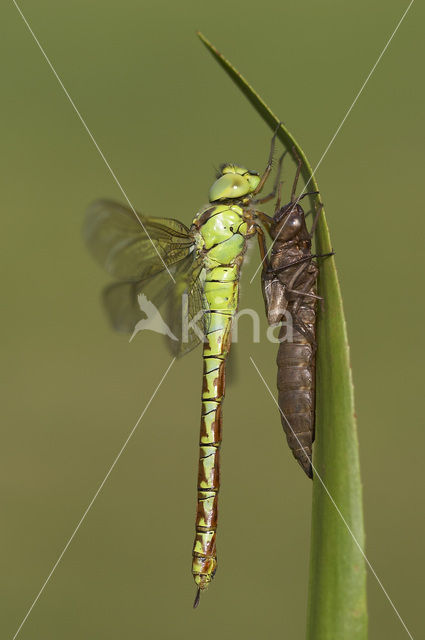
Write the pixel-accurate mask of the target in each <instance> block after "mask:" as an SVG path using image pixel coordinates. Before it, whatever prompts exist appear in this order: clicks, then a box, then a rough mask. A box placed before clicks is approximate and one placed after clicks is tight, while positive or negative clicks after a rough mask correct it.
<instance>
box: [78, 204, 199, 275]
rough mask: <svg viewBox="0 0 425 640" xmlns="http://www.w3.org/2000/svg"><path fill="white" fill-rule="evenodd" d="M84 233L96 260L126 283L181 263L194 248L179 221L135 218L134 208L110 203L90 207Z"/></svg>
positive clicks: (186, 231)
mask: <svg viewBox="0 0 425 640" xmlns="http://www.w3.org/2000/svg"><path fill="white" fill-rule="evenodd" d="M83 233H84V237H85V240H86V243H87V246H88V248H89V250H90V251H91V253H92V255H93V256H94V257H95V259H96V260H97V261H98V262H99V263H100V264H101V265H102V266H103V267H104V268H105V269H106V271H107V272H108V273H109V274H110V275H112V276H114V277H115V278H118V279H119V280H126V281H134V282H136V281H140V280H145V279H146V278H149V277H151V276H153V275H155V274H156V273H159V272H160V271H162V270H164V269H166V267H167V268H169V267H170V265H173V264H175V263H176V262H179V261H180V260H182V259H183V258H184V257H186V256H187V255H188V254H189V252H190V251H191V250H192V248H193V238H192V237H191V235H190V233H189V230H188V228H187V227H186V226H185V225H184V224H182V223H181V222H179V221H178V220H174V219H169V218H149V217H146V216H140V215H139V216H138V217H136V215H135V214H134V212H133V211H132V210H131V209H129V208H127V207H124V206H123V205H120V204H118V203H117V202H113V201H111V200H97V201H96V202H94V203H93V204H92V205H90V207H89V208H88V210H87V213H86V219H85V223H84V230H83ZM168 277H169V278H170V276H169V275H168ZM170 279H171V278H170Z"/></svg>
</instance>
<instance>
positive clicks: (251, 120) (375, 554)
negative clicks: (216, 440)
mask: <svg viewBox="0 0 425 640" xmlns="http://www.w3.org/2000/svg"><path fill="white" fill-rule="evenodd" d="M406 6H407V2H404V1H403V2H401V1H395V0H390V1H388V2H386V3H385V4H384V3H370V2H366V1H365V0H360V1H359V2H356V3H353V2H347V1H346V0H344V1H340V2H338V3H336V2H330V1H329V0H326V1H325V0H321V1H320V2H317V1H313V0H306V1H305V2H303V3H299V2H295V1H294V0H287V1H285V2H279V3H277V2H276V3H275V2H271V1H270V0H264V1H263V2H261V3H259V4H256V3H254V2H251V1H250V0H246V1H245V2H236V3H235V2H223V1H222V0H215V2H213V3H208V4H201V3H199V2H194V1H191V2H185V1H183V2H179V3H174V2H155V3H154V2H148V1H146V2H134V1H133V2H132V1H131V0H123V1H121V2H120V3H118V2H111V0H103V1H102V2H100V1H99V0H96V1H92V2H83V1H82V0H78V1H71V2H67V3H58V2H53V1H52V0H45V1H42V0H40V1H38V2H29V1H28V0H25V2H22V10H23V12H24V14H25V15H26V17H27V19H28V21H29V22H30V24H31V26H32V28H33V29H34V32H35V33H36V35H37V36H38V38H39V39H40V42H41V43H42V45H43V46H44V47H45V49H46V52H47V54H48V56H49V57H50V58H51V60H52V62H53V64H54V66H55V68H56V70H57V72H58V73H59V75H60V76H61V78H62V80H63V82H64V84H65V86H66V88H67V89H68V91H69V93H70V95H71V96H72V98H73V99H74V101H75V103H76V105H77V106H78V108H79V109H80V110H81V113H82V114H83V117H84V118H85V119H86V121H87V124H88V126H89V128H90V129H91V130H92V132H93V134H94V136H95V138H96V140H97V142H98V144H99V145H100V147H101V148H102V150H103V152H104V153H105V155H106V157H107V158H108V160H109V161H110V163H111V166H112V167H113V169H114V171H115V172H116V174H117V176H118V178H119V180H120V181H121V183H122V185H123V187H124V189H125V191H126V192H127V194H128V196H129V198H130V200H131V201H132V203H133V204H134V205H135V206H136V208H138V209H139V210H141V211H142V212H148V213H150V214H151V215H169V216H172V217H177V218H180V219H181V220H182V221H184V222H185V223H189V222H190V221H191V220H192V217H193V215H194V213H195V212H196V210H197V208H198V207H199V206H200V205H202V204H203V203H204V202H205V200H206V194H207V190H208V188H209V186H210V183H211V181H212V179H213V176H214V167H215V166H217V165H218V164H219V163H220V162H221V161H224V160H236V161H239V162H241V163H244V164H246V165H247V166H249V167H252V168H258V169H262V168H263V166H264V163H265V159H266V154H267V150H268V145H269V140H270V131H269V130H268V129H267V127H266V126H265V125H264V123H263V122H262V121H261V120H260V118H259V117H258V116H257V115H256V113H255V112H254V110H253V109H252V108H251V107H250V105H249V104H248V103H247V101H246V100H245V99H244V97H243V96H242V95H241V94H240V93H239V91H238V90H237V89H236V88H235V87H234V86H233V85H232V84H231V82H230V81H229V79H228V78H227V76H225V74H224V73H223V71H222V70H221V69H220V68H219V67H218V66H217V64H216V63H215V62H214V61H213V60H212V58H211V57H210V55H209V54H208V53H207V52H206V50H205V49H204V47H203V46H202V45H201V43H200V42H199V41H198V39H197V38H196V36H195V30H196V29H200V30H202V31H203V32H204V33H205V35H206V36H207V37H208V38H209V39H211V40H212V42H213V43H214V44H215V45H216V46H217V47H218V48H219V50H221V51H222V52H223V53H224V54H225V55H226V56H227V57H228V58H229V59H230V60H231V61H232V62H233V63H234V64H235V65H236V66H237V67H238V68H239V69H240V71H241V72H242V73H244V74H245V75H246V77H247V78H248V80H249V81H250V82H251V83H252V84H253V85H254V87H255V88H256V89H257V90H258V91H259V92H260V94H261V95H262V96H263V97H264V99H265V100H266V101H267V102H268V104H269V105H270V107H271V108H272V109H273V110H274V111H275V113H277V114H278V116H279V117H280V118H281V119H282V120H284V121H285V123H286V124H287V126H288V127H289V129H290V130H291V131H292V132H293V134H294V135H295V136H296V138H297V139H298V140H299V142H300V143H301V145H302V146H303V148H304V150H305V151H306V153H307V155H308V157H309V158H310V161H311V163H312V165H313V166H314V165H315V163H316V162H317V161H318V160H319V158H320V156H321V155H322V153H323V151H324V149H325V147H326V146H327V144H328V142H329V141H330V138H331V137H332V135H333V134H334V132H335V130H336V127H337V126H338V124H339V122H340V121H341V119H342V117H343V116H344V114H345V112H346V110H347V109H348V107H349V106H350V104H351V102H352V100H353V99H354V96H355V94H356V93H357V91H358V90H359V88H360V86H361V84H362V82H363V81H364V79H365V78H366V75H367V74H368V72H369V70H370V68H371V66H372V65H373V63H374V62H375V61H376V59H377V57H378V55H379V53H380V51H381V49H382V47H383V46H384V44H385V42H386V41H387V39H388V37H389V36H390V34H391V32H392V31H393V29H394V27H395V25H396V23H397V21H398V20H399V18H400V16H401V14H402V13H403V11H404V9H405V8H406ZM1 13H2V20H1V23H2V35H1V48H2V56H1V59H2V65H3V73H2V83H3V97H2V118H1V140H2V153H1V157H0V163H1V170H0V175H1V179H2V217H1V219H2V234H1V235H2V252H1V255H2V262H4V267H5V269H4V270H3V279H2V299H3V303H4V304H3V312H2V314H1V322H2V329H1V335H2V339H3V343H4V346H3V349H2V351H3V355H4V363H5V368H4V379H5V385H4V395H3V399H2V409H3V433H2V446H1V464H0V469H1V488H2V493H3V497H2V522H3V524H2V544H1V549H2V550H1V556H2V571H1V578H0V580H1V590H2V595H1V599H0V602H1V605H0V606H1V608H2V609H3V613H2V615H1V623H0V624H1V637H2V638H12V637H13V635H14V633H15V632H16V630H17V628H18V625H19V624H20V622H21V620H22V618H23V617H24V615H25V614H26V612H27V610H28V608H29V606H30V604H31V602H32V601H33V599H34V597H35V596H36V594H37V593H38V591H39V589H40V588H41V586H42V584H43V582H44V580H45V578H46V577H47V575H48V574H49V572H50V570H51V568H52V566H53V564H54V563H55V561H56V559H57V558H58V556H59V554H60V552H61V551H62V549H63V547H64V545H65V543H66V541H67V540H68V538H69V536H70V535H71V533H72V531H73V530H74V528H75V526H76V524H77V523H78V521H79V520H80V518H81V516H82V514H83V512H84V510H85V509H86V507H87V505H88V504H89V502H90V500H91V498H92V496H93V495H94V493H95V491H96V489H97V488H98V486H99V484H100V482H101V481H102V479H103V478H104V476H105V474H106V472H107V470H108V469H109V467H110V465H111V463H112V461H113V459H114V458H115V456H116V455H117V453H118V451H119V449H120V448H121V446H122V444H123V442H124V441H125V439H126V437H127V436H128V434H129V432H130V430H131V429H132V427H133V425H134V424H135V422H136V420H137V418H138V416H139V415H140V413H141V411H142V410H143V408H144V407H145V405H146V403H147V401H148V400H149V398H150V397H151V394H152V392H153V390H154V389H155V387H156V386H157V384H158V382H159V380H160V379H161V376H162V375H163V372H164V371H165V369H166V367H167V366H168V363H169V361H170V357H169V355H168V353H167V351H166V349H165V347H164V344H163V341H162V338H161V337H160V336H158V335H155V334H153V333H147V332H144V333H142V334H139V335H138V336H137V339H136V340H134V342H132V343H131V345H129V343H128V340H127V339H126V338H125V337H123V336H119V335H116V334H114V333H113V332H112V331H111V330H110V329H109V326H108V324H107V321H106V319H105V317H104V316H103V313H102V309H101V306H100V304H99V294H100V290H101V288H102V286H103V285H104V284H105V283H106V282H108V277H107V276H106V275H105V274H104V273H103V272H102V271H101V270H100V269H99V268H98V266H97V265H96V264H95V263H94V262H93V261H92V259H91V257H90V256H89V255H88V253H87V251H86V249H85V247H84V245H83V242H82V238H81V226H82V220H83V214H84V210H85V208H86V206H87V204H88V203H89V202H90V201H92V200H93V199H95V198H97V197H111V198H115V199H118V200H121V201H122V200H123V197H122V195H121V194H120V192H119V190H118V188H117V186H116V184H115V183H114V181H113V179H112V177H111V175H110V174H109V172H108V170H107V168H106V166H105V164H104V163H103V161H102V159H101V158H100V156H99V154H98V152H97V151H96V149H95V148H94V146H93V144H92V142H91V141H90V139H89V137H88V135H87V133H86V131H85V130H84V129H83V127H82V125H81V122H79V120H78V119H77V117H76V115H75V113H74V111H73V110H72V108H71V105H70V104H69V102H68V101H67V99H66V97H65V95H64V93H63V92H62V90H61V89H60V87H59V85H58V83H57V81H56V79H55V78H54V76H53V74H52V72H51V70H50V69H49V68H48V65H47V63H46V61H45V60H44V59H43V57H42V55H41V53H40V51H39V50H38V49H37V47H36V45H35V43H34V41H33V40H32V38H31V36H30V34H29V32H28V30H27V29H26V27H25V25H24V23H23V21H22V19H21V17H20V16H19V14H18V12H17V10H16V8H15V7H14V5H13V4H12V2H8V3H5V4H4V5H3V6H2V12H1ZM420 13H422V19H423V9H421V8H420V6H419V3H416V5H413V7H412V9H411V12H410V14H409V15H408V16H407V18H406V20H405V22H404V23H403V24H402V26H401V28H400V31H399V32H398V34H397V35H396V36H395V38H394V40H393V42H392V43H391V45H390V47H389V49H388V51H387V53H386V54H385V56H384V58H383V59H382V61H381V63H380V64H379V66H378V68H377V70H376V72H375V74H374V75H373V76H372V78H371V80H370V83H369V84H368V86H367V87H366V89H365V91H364V93H363V94H362V96H361V98H360V99H359V102H358V103H357V105H356V106H355V108H354V109H353V111H352V113H351V115H350V116H349V118H348V120H347V122H346V124H345V125H344V127H343V129H342V130H341V132H340V134H339V135H338V137H337V139H336V141H335V143H334V144H333V145H332V147H331V149H330V151H329V153H328V154H327V156H326V158H325V160H324V161H323V164H322V165H321V167H320V169H319V172H318V180H319V185H320V187H321V192H322V197H323V199H324V202H325V204H326V209H327V214H328V221H329V225H330V230H331V234H332V241H333V245H334V248H335V250H336V252H337V265H338V269H339V275H340V278H341V286H342V291H343V296H344V301H345V311H346V316H347V323H348V331H349V338H350V343H351V357H352V365H353V373H354V382H355V385H356V400H357V414H358V420H359V438H360V453H361V467H362V474H363V483H364V500H365V522H366V533H367V555H368V558H369V559H370V562H371V563H372V565H373V566H374V568H375V570H376V572H377V574H378V575H379V576H380V578H381V580H382V582H383V584H384V585H385V587H386V589H387V590H388V593H389V594H390V596H391V598H392V599H393V600H394V603H395V605H396V607H397V608H398V609H399V611H400V614H401V615H402V617H403V618H404V619H405V621H406V624H407V626H408V627H409V629H410V630H411V632H412V633H413V635H414V636H417V637H419V636H418V635H417V634H418V633H419V625H420V621H421V619H422V618H423V603H422V600H423V598H422V596H423V588H424V584H423V583H424V577H423V575H424V572H423V557H424V546H423V529H424V523H425V518H424V514H423V510H422V509H421V503H422V498H423V451H424V436H423V429H422V424H421V423H423V417H422V416H423V364H422V360H421V355H422V353H421V346H423V310H424V304H423V279H422V277H421V278H420V277H419V274H420V275H421V276H422V264H423V263H422V256H421V252H422V248H423V237H424V236H423V232H424V217H423V192H422V184H423V174H422V170H421V169H420V164H421V162H420V161H421V159H422V158H423V154H422V151H423V128H422V125H423V108H424V104H423V103H424V91H423V83H422V81H421V77H420V75H418V73H417V72H418V59H419V55H420V44H421V41H422V28H421V27H420V17H421V16H420ZM292 171H293V167H292V166H291V165H289V163H288V164H287V165H286V170H285V177H286V180H287V181H288V182H289V181H291V180H292V175H293V173H292ZM257 264H258V253H257V249H256V247H255V248H253V249H252V251H251V257H250V261H249V264H248V265H247V266H246V268H245V270H244V274H243V284H242V287H243V289H242V301H241V304H242V306H250V307H253V308H255V309H257V310H258V312H259V313H260V314H261V315H262V314H263V303H262V298H261V295H260V289H259V280H258V278H257V280H256V281H255V282H254V283H253V284H252V285H249V279H250V277H251V276H252V274H253V273H254V270H255V268H256V267H257ZM5 276H6V279H5ZM265 327H266V325H265V322H263V329H265ZM275 351H276V347H275V345H272V344H269V343H267V342H264V341H262V343H261V344H253V343H252V337H251V331H250V328H249V321H248V319H245V322H244V329H243V331H241V334H240V340H239V343H238V345H237V347H235V352H236V353H237V358H238V372H239V375H238V378H237V380H236V382H235V384H234V385H232V387H231V388H230V389H229V391H228V394H227V398H226V402H225V416H224V446H223V458H222V483H223V484H222V492H221V502H220V525H219V536H218V545H219V570H218V572H217V576H216V579H215V581H214V583H213V585H212V586H211V588H210V590H209V592H208V593H207V595H205V597H203V599H202V603H201V606H200V607H199V609H198V610H197V611H196V612H194V611H193V610H192V599H193V597H194V591H195V590H194V585H193V582H192V578H191V574H190V561H191V547H192V541H193V529H194V512H195V487H196V469H197V441H198V427H199V412H200V400H199V394H200V386H201V380H200V369H201V362H200V352H199V350H197V351H196V352H193V353H191V354H190V355H189V356H187V357H186V359H184V360H182V361H179V362H177V363H176V364H175V365H174V367H173V368H172V369H171V371H170V373H169V375H168V377H167V378H166V380H165V382H164V384H163V386H162V387H161V389H160V390H159V392H158V395H157V396H156V397H155V399H154V400H153V402H152V404H151V405H150V407H149V409H148V411H147V412H146V414H145V416H144V418H143V420H142V422H141V423H140V425H139V427H138V429H137V431H136V433H135V435H134V437H133V439H132V440H131V441H130V443H129V445H128V447H127V449H126V450H125V452H124V453H123V455H122V457H121V458H120V460H119V462H118V464H117V466H116V468H115V469H114V471H113V472H112V474H111V476H110V477H109V479H108V481H107V483H106V484H105V486H104V488H103V490H102V492H101V494H100V495H99V497H98V499H97V500H96V502H95V504H94V506H93V508H92V509H91V511H90V513H89V514H88V516H87V518H86V520H85V522H84V523H83V525H82V526H81V529H80V530H79V532H78V533H77V535H76V536H75V538H74V540H73V541H72V544H71V545H70V547H69V549H68V551H67V552H66V554H65V555H64V557H63V560H62V562H61V563H60V565H59V566H58V568H57V570H56V572H55V573H54V575H53V577H52V578H51V580H50V582H49V584H48V585H47V587H46V589H45V591H44V593H43V594H42V596H41V597H40V599H39V601H38V602H37V604H36V606H35V607H34V610H33V611H32V613H31V615H30V617H29V618H28V620H27V622H26V624H25V625H24V627H23V628H22V630H21V632H20V636H19V637H20V638H22V640H24V639H26V638H28V639H31V640H38V639H43V640H47V639H50V638H52V639H53V638H54V639H57V638H61V639H64V640H65V639H66V640H67V639H73V640H75V639H76V638H90V639H92V638H102V639H109V638H110V639H112V638H114V639H115V638H136V637H148V638H160V639H162V638H164V639H166V638H167V639H168V638H170V639H180V638H182V639H183V638H184V639H190V638H198V637H201V635H202V637H203V638H205V640H210V639H212V638H215V637H219V638H235V637H236V638H239V637H241V638H249V639H254V638H258V637H267V638H274V637H278V636H280V637H285V638H288V639H291V640H292V639H293V640H295V639H296V640H298V639H302V638H304V634H305V612H306V594H307V584H308V559H309V537H310V506H311V485H310V483H309V482H308V481H307V479H306V478H305V477H304V476H303V474H302V472H301V471H300V469H299V468H298V466H297V464H296V463H295V462H294V461H293V459H292V455H291V454H290V453H289V451H288V449H287V446H286V443H285V440H284V437H283V435H282V432H281V426H280V420H279V417H278V415H277V411H276V407H275V406H274V404H273V402H272V400H271V398H270V397H269V395H268V393H267V391H266V389H265V388H264V386H263V384H262V382H261V381H260V380H259V378H258V375H257V373H256V372H255V370H254V368H253V367H252V365H251V364H250V362H249V355H252V356H253V357H254V359H255V360H256V362H257V363H258V366H259V367H260V369H261V371H262V372H263V375H264V376H265V378H266V380H267V381H268V383H269V384H270V385H271V386H272V388H273V389H274V384H275V375H276V371H275V363H274V360H275ZM347 535H348V534H347ZM421 567H422V569H421ZM421 591H422V593H421ZM368 592H369V611H370V630H371V631H370V637H371V638H374V639H387V638H391V639H393V638H394V639H395V638H401V639H402V638H405V637H407V634H406V632H405V631H404V630H403V628H402V626H401V624H400V622H399V620H398V619H397V617H396V615H395V613H394V611H393V610H392V609H391V607H390V605H389V603H388V601H387V600H386V598H385V596H384V594H383V592H382V591H381V589H380V588H379V586H378V584H377V583H376V581H375V579H374V578H373V577H372V576H370V575H369V582H368ZM420 608H421V609H422V611H420Z"/></svg>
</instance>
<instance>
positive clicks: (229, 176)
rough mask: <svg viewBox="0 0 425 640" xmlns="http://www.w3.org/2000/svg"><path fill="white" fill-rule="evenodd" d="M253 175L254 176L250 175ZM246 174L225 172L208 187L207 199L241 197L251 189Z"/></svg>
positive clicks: (212, 200)
mask: <svg viewBox="0 0 425 640" xmlns="http://www.w3.org/2000/svg"><path fill="white" fill-rule="evenodd" d="M250 177H254V176H250ZM252 190H253V189H252V187H251V184H250V180H248V179H247V176H241V175H239V174H238V173H225V174H224V175H222V176H220V178H218V180H216V181H215V182H214V184H213V185H212V187H211V189H210V193H209V201H210V202H215V201H216V200H224V199H226V198H241V197H242V196H246V195H247V194H248V193H250V192H251V191H252Z"/></svg>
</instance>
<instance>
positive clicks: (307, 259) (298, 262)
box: [270, 251, 335, 273]
mask: <svg viewBox="0 0 425 640" xmlns="http://www.w3.org/2000/svg"><path fill="white" fill-rule="evenodd" d="M334 255H335V251H331V253H312V254H311V256H305V257H304V258H300V259H299V260H294V261H293V262H289V263H288V264H285V265H284V266H283V267H278V268H277V269H270V271H271V273H279V272H280V271H285V269H290V267H293V266H294V265H295V264H301V263H302V262H308V261H309V260H312V259H313V258H327V257H328V256H334Z"/></svg>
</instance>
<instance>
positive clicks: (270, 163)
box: [252, 122, 281, 196]
mask: <svg viewBox="0 0 425 640" xmlns="http://www.w3.org/2000/svg"><path fill="white" fill-rule="evenodd" d="M280 125H281V123H280V122H279V124H278V125H277V127H276V130H275V132H274V134H273V137H272V141H271V143H270V153H269V159H268V161H267V165H266V168H265V169H264V173H263V175H262V176H261V179H260V182H259V183H258V186H257V188H256V189H255V190H254V191H253V192H252V195H253V196H256V195H257V193H260V191H261V190H262V188H263V187H264V185H265V183H266V180H267V178H268V177H269V175H270V171H271V170H272V166H273V154H274V148H275V144H276V138H277V134H278V131H279V129H280Z"/></svg>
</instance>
